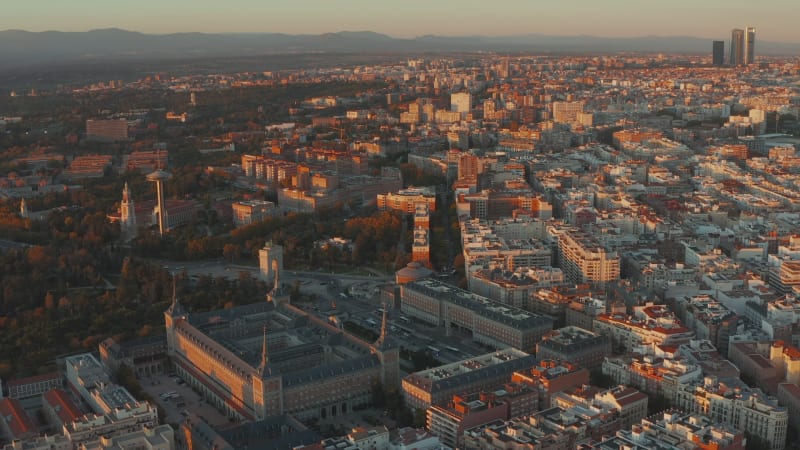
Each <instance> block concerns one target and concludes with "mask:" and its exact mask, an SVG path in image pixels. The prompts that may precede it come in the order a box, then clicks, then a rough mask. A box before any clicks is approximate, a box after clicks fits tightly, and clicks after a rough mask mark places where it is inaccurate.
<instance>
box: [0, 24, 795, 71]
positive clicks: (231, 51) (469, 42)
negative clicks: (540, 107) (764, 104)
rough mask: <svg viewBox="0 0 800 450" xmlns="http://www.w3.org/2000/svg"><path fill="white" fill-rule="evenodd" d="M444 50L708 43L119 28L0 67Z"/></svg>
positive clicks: (11, 48)
mask: <svg viewBox="0 0 800 450" xmlns="http://www.w3.org/2000/svg"><path fill="white" fill-rule="evenodd" d="M450 51H501V52H502V51H514V52H520V51H531V52H579V53H583V52H585V53H595V52H620V51H624V52H665V53H674V52H681V53H710V51H711V40H710V39H702V38H695V37H687V36H669V37H662V36H643V37H636V38H603V37H596V36H545V35H537V34H529V35H519V36H495V37H493V36H458V37H452V36H434V35H426V36H420V37H416V38H411V39H400V38H393V37H390V36H386V35H383V34H380V33H374V32H370V31H343V32H338V33H325V34H319V35H309V34H298V35H290V34H281V33H227V34H208V33H175V34H159V35H156V34H144V33H139V32H133V31H126V30H120V29H115V28H111V29H102V30H92V31H87V32H60V31H46V32H29V31H21V30H5V31H0V69H7V68H11V67H20V66H25V65H31V64H33V65H38V66H41V65H42V64H48V63H66V62H79V61H87V60H94V61H97V60H102V59H106V58H116V59H119V58H128V59H135V60H143V59H154V58H155V59H158V58H170V59H174V58H205V57H214V56H251V55H263V54H287V53H288V54H291V53H314V52H322V53H336V52H377V53H416V52H450ZM756 53H757V54H771V55H776V54H784V55H797V54H799V53H800V44H788V43H779V42H757V44H756Z"/></svg>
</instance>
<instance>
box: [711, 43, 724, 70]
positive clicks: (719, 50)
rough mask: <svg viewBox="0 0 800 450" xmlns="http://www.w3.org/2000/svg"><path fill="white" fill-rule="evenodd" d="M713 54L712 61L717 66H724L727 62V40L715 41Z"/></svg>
mask: <svg viewBox="0 0 800 450" xmlns="http://www.w3.org/2000/svg"><path fill="white" fill-rule="evenodd" d="M712 56H713V58H712V60H713V61H712V63H713V64H714V65H715V66H722V65H724V64H725V41H714V43H713V51H712Z"/></svg>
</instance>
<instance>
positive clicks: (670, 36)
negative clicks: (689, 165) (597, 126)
mask: <svg viewBox="0 0 800 450" xmlns="http://www.w3.org/2000/svg"><path fill="white" fill-rule="evenodd" d="M734 29H737V28H736V27H734V28H731V30H734ZM96 31H124V32H128V33H137V34H143V35H148V36H170V35H179V34H204V35H237V34H278V35H284V36H322V35H325V34H342V33H373V34H377V35H381V36H386V37H389V38H392V39H405V40H413V39H420V38H423V37H429V36H430V37H443V38H458V37H474V38H514V37H526V36H545V37H555V38H576V37H586V38H603V39H637V38H645V37H652V38H689V39H698V40H700V39H707V40H710V41H719V40H722V41H726V42H727V41H728V40H729V39H727V38H716V37H706V36H697V35H687V34H639V35H630V36H611V35H598V34H546V33H509V34H475V33H472V34H436V33H423V34H417V35H408V36H400V35H393V34H388V33H383V32H380V31H375V30H369V29H362V30H352V29H342V30H337V31H321V32H316V33H287V32H282V31H197V30H194V31H168V32H148V31H140V30H132V29H127V28H121V27H115V26H109V27H101V28H90V29H85V30H79V31H76V30H55V29H48V30H39V31H31V30H26V29H21V28H6V29H2V30H0V33H2V32H23V33H32V34H35V33H75V34H79V33H91V32H96ZM761 42H768V43H776V44H797V45H800V41H797V42H794V41H761Z"/></svg>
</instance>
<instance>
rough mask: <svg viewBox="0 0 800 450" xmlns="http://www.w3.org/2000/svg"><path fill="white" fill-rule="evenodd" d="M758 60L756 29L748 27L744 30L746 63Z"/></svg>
mask: <svg viewBox="0 0 800 450" xmlns="http://www.w3.org/2000/svg"><path fill="white" fill-rule="evenodd" d="M755 62H756V29H755V28H754V27H747V28H746V29H745V31H744V63H745V64H753V63H755Z"/></svg>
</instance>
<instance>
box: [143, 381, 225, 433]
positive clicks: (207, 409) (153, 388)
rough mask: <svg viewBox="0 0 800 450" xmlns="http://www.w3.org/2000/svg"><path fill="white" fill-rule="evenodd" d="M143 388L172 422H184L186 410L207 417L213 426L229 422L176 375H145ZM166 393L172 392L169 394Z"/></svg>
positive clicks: (166, 419) (206, 419)
mask: <svg viewBox="0 0 800 450" xmlns="http://www.w3.org/2000/svg"><path fill="white" fill-rule="evenodd" d="M139 383H141V385H142V389H144V390H145V392H147V393H148V394H150V397H151V398H153V400H155V401H156V403H158V405H159V406H161V407H162V408H163V409H164V413H165V414H166V418H165V421H166V423H170V424H178V423H180V422H183V419H184V414H183V413H184V411H186V412H193V413H195V414H197V415H198V416H200V417H202V418H203V419H205V421H206V422H208V423H209V424H210V425H211V426H212V427H219V426H222V425H226V424H228V423H229V422H228V419H227V418H226V417H225V416H224V415H223V414H221V413H220V412H219V411H217V410H216V409H215V408H214V407H213V406H211V405H209V404H207V403H206V402H205V401H204V400H203V399H202V398H201V397H200V395H199V394H198V393H196V392H195V391H193V390H192V388H190V387H189V386H188V385H186V384H185V383H183V382H182V381H180V379H178V378H176V377H175V376H174V375H173V376H169V375H161V376H152V377H145V378H142V379H140V380H139ZM166 394H172V395H169V396H167V395H166Z"/></svg>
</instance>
